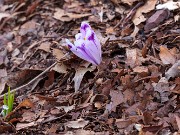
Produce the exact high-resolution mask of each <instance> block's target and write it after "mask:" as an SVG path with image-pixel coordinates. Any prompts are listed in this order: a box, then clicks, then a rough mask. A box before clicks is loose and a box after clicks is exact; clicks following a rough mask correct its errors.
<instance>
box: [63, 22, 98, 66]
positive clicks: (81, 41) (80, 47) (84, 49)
mask: <svg viewBox="0 0 180 135" xmlns="http://www.w3.org/2000/svg"><path fill="white" fill-rule="evenodd" d="M75 38H76V41H75V42H74V44H72V43H71V42H70V41H69V40H68V39H66V43H67V45H68V47H69V48H70V50H71V51H72V52H73V53H74V54H75V55H77V56H78V57H80V58H82V59H84V60H86V61H88V62H90V63H92V64H94V65H99V64H100V63H101V44H100V42H99V40H98V38H97V36H96V34H95V33H94V31H93V30H92V29H91V26H90V25H89V24H88V23H86V22H82V23H81V28H80V33H78V34H76V35H75Z"/></svg>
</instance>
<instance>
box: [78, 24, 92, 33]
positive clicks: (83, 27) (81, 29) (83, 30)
mask: <svg viewBox="0 0 180 135" xmlns="http://www.w3.org/2000/svg"><path fill="white" fill-rule="evenodd" d="M88 29H91V26H90V25H89V24H88V23H86V22H82V23H81V28H80V32H81V34H82V35H84V36H85V35H86V32H87V30H88Z"/></svg>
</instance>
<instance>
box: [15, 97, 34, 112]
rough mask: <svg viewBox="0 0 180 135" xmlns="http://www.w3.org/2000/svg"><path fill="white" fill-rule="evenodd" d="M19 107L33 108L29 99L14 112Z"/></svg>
mask: <svg viewBox="0 0 180 135" xmlns="http://www.w3.org/2000/svg"><path fill="white" fill-rule="evenodd" d="M21 107H30V108H33V107H34V104H33V102H31V101H30V100H29V99H25V100H23V101H22V102H21V103H20V104H19V105H18V106H17V107H16V108H15V109H14V110H17V109H19V108H21Z"/></svg>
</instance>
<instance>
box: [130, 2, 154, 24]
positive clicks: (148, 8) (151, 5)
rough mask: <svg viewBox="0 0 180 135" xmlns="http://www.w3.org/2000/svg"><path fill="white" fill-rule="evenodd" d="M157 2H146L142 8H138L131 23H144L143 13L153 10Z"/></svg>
mask: <svg viewBox="0 0 180 135" xmlns="http://www.w3.org/2000/svg"><path fill="white" fill-rule="evenodd" d="M156 3H157V0H148V1H147V2H146V3H145V4H144V5H143V6H142V7H140V8H138V10H137V11H136V14H135V15H134V17H133V20H132V21H133V23H134V24H135V25H139V24H140V23H141V22H144V21H146V18H145V17H144V15H143V13H148V12H150V11H152V10H153V9H154V8H155V5H156Z"/></svg>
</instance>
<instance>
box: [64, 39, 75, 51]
mask: <svg viewBox="0 0 180 135" xmlns="http://www.w3.org/2000/svg"><path fill="white" fill-rule="evenodd" d="M65 40H66V43H67V46H68V47H69V48H70V49H71V48H74V45H73V44H72V43H71V42H70V41H69V39H65Z"/></svg>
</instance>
